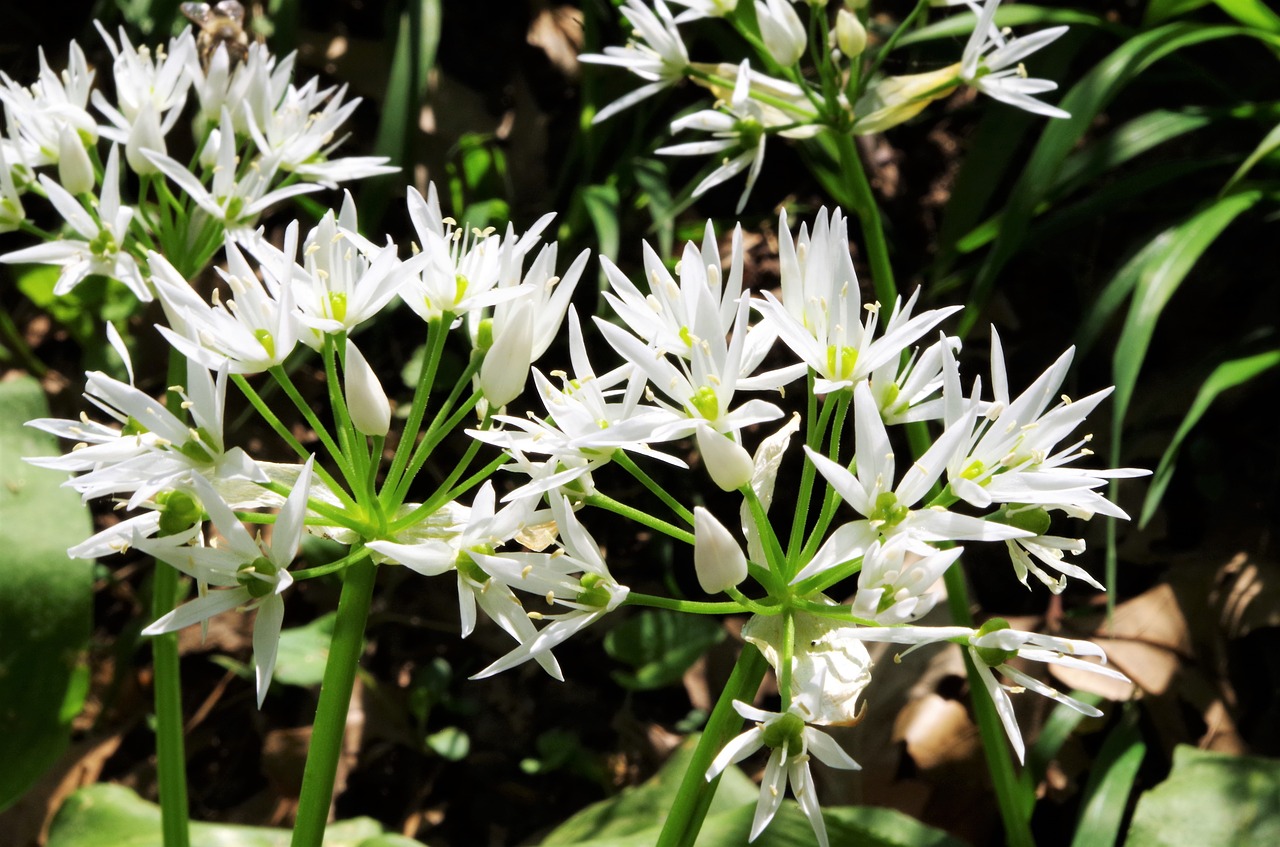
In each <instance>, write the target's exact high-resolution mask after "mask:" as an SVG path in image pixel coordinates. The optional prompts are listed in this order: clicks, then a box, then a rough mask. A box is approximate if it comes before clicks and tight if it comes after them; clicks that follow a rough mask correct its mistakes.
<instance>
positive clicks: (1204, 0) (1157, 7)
mask: <svg viewBox="0 0 1280 847" xmlns="http://www.w3.org/2000/svg"><path fill="white" fill-rule="evenodd" d="M1212 2H1213V0H1151V2H1150V3H1148V4H1147V11H1146V12H1145V13H1144V14H1143V16H1142V23H1143V25H1144V26H1151V25H1152V24H1158V23H1160V22H1161V21H1167V20H1169V19H1170V18H1176V17H1179V16H1181V15H1185V14H1187V13H1188V12H1194V11H1195V10H1196V9H1201V8H1204V7H1205V6H1208V5H1209V4H1210V3H1212Z"/></svg>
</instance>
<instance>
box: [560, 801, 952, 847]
mask: <svg viewBox="0 0 1280 847" xmlns="http://www.w3.org/2000/svg"><path fill="white" fill-rule="evenodd" d="M755 793H756V792H753V794H755ZM755 813H756V808H755V798H754V797H753V798H752V799H751V800H750V801H749V802H748V803H747V804H745V805H740V806H739V807H738V808H735V809H732V810H730V811H725V812H720V813H719V814H713V815H710V816H709V817H708V818H707V819H706V821H705V823H704V824H703V826H702V830H701V831H700V832H699V833H698V838H697V840H696V841H694V845H695V847H742V845H744V844H746V843H747V839H748V838H749V836H750V835H751V823H752V820H753V819H754V817H755ZM822 817H823V821H824V822H825V823H826V828H827V838H828V840H829V841H830V843H831V844H833V845H838V847H844V845H848V846H849V847H967V845H966V844H965V842H963V841H961V840H960V839H958V838H954V837H952V836H950V835H948V834H947V833H945V832H943V831H942V830H940V829H934V828H933V827H931V826H927V825H926V824H922V823H920V822H919V821H917V820H915V819H914V818H911V817H909V816H908V815H904V814H903V813H902V812H898V811H895V810H893V809H881V808H875V807H872V806H836V807H832V808H827V809H823V810H822ZM661 830H662V827H661V825H654V826H651V827H649V828H648V829H646V830H643V831H640V832H636V833H631V834H629V835H626V836H621V837H610V838H594V839H592V840H590V841H575V842H557V843H573V844H574V847H652V845H653V844H654V843H655V841H656V840H657V837H658V833H659V832H661ZM543 843H544V844H549V843H551V842H547V841H544V842H543ZM815 843H816V840H815V839H814V835H813V828H812V827H811V826H810V825H809V820H808V818H806V817H805V816H804V813H803V812H801V811H800V807H799V806H798V805H797V804H796V803H795V801H793V800H786V801H784V802H783V804H782V808H780V809H779V810H778V813H777V814H776V815H775V816H774V818H773V820H772V821H771V822H770V824H769V826H768V828H767V829H765V831H764V832H763V833H761V834H760V837H759V838H757V839H756V840H755V841H753V842H751V845H752V847H813V845H814V844H815Z"/></svg>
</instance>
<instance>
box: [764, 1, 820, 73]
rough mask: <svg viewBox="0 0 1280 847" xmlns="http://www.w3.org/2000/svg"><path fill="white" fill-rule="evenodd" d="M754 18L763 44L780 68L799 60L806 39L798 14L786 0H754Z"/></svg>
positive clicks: (806, 42) (806, 41)
mask: <svg viewBox="0 0 1280 847" xmlns="http://www.w3.org/2000/svg"><path fill="white" fill-rule="evenodd" d="M766 4H767V5H766ZM756 21H757V22H758V23H759V24H760V37H761V38H763V39H764V46H765V48H766V49H767V50H768V51H769V55H770V56H772V57H773V59H774V61H776V62H777V63H778V64H779V65H782V66H783V67H791V66H792V65H794V64H795V63H796V62H798V61H800V57H801V56H803V55H804V49H805V47H806V46H807V44H808V38H807V37H806V36H805V31H804V24H803V23H801V22H800V16H799V15H797V14H796V10H795V9H794V8H793V7H792V5H791V3H789V2H788V0H765V2H761V0H756Z"/></svg>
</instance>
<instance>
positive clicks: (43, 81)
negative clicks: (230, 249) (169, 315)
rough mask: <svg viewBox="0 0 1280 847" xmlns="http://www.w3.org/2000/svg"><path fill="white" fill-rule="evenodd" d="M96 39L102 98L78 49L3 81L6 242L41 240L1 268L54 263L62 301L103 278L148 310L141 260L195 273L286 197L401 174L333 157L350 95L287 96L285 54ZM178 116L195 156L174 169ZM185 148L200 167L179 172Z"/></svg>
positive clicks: (290, 62) (183, 41) (298, 92)
mask: <svg viewBox="0 0 1280 847" xmlns="http://www.w3.org/2000/svg"><path fill="white" fill-rule="evenodd" d="M99 32H100V33H101V35H102V38H103V40H104V41H105V43H106V47H107V49H108V50H109V51H110V55H111V57H112V62H111V68H110V78H111V82H112V85H111V89H112V94H111V95H110V96H108V95H107V94H105V93H104V92H103V90H102V89H101V88H95V87H94V82H95V78H96V77H97V76H98V72H97V71H96V70H94V69H92V68H91V67H90V66H89V63H88V61H87V60H86V58H85V54H84V51H83V49H82V48H81V47H80V45H79V44H77V43H76V42H74V41H73V42H71V45H70V47H69V51H68V52H69V60H68V65H67V67H66V69H65V70H63V71H62V72H61V73H58V72H55V71H54V70H53V69H52V68H51V67H50V66H49V64H48V62H47V61H46V60H45V58H44V54H43V53H41V57H40V75H39V78H38V79H37V80H36V81H35V82H34V83H31V84H29V85H24V84H22V83H20V82H17V81H15V80H13V79H12V78H10V77H9V76H8V75H7V74H5V73H3V72H0V103H3V105H4V113H5V127H4V131H3V132H2V133H0V232H7V231H11V230H15V229H23V230H26V231H28V232H30V233H33V234H36V235H39V236H41V237H43V238H45V240H46V242H47V243H44V244H39V245H36V246H33V247H28V248H25V249H20V250H14V251H10V252H8V253H5V254H4V255H0V261H2V262H8V263H38V264H48V265H59V266H61V267H62V273H61V275H60V276H59V278H58V281H57V284H56V286H55V289H54V291H55V293H56V294H60V295H61V294H67V293H69V292H70V291H71V290H72V289H74V288H75V287H76V285H78V284H79V283H81V282H82V281H83V280H84V279H85V278H86V277H88V276H90V275H100V276H104V277H108V278H111V279H115V280H118V281H120V282H123V283H124V284H125V285H127V286H128V287H129V289H130V290H131V291H132V292H133V294H134V295H135V296H136V297H137V298H138V299H139V300H143V301H147V300H151V299H152V298H153V296H154V294H155V287H154V284H153V280H152V274H153V272H154V271H153V269H152V267H151V263H150V261H149V260H148V257H147V251H148V250H151V249H159V251H160V252H161V253H163V254H164V255H166V256H168V257H169V259H170V261H171V262H178V263H180V265H181V267H182V269H183V270H184V271H185V272H186V273H187V274H189V275H194V273H195V272H196V271H198V270H200V269H201V268H202V267H203V266H204V265H205V264H206V263H207V262H208V261H209V259H210V258H211V257H212V256H213V254H214V253H215V252H216V251H217V249H218V247H219V245H220V244H221V243H222V240H223V234H224V233H226V232H229V233H232V234H234V235H236V236H237V237H239V238H249V237H252V235H253V228H254V226H255V224H256V222H257V220H258V218H259V217H260V216H261V214H262V213H263V211H264V210H266V209H267V208H268V207H270V206H272V205H274V204H276V203H278V202H280V201H281V200H284V199H286V198H289V197H293V196H296V195H299V194H305V193H310V192H314V191H318V190H320V189H322V188H324V187H334V186H336V185H337V184H338V183H340V182H346V181H350V180H357V179H364V178H366V177H371V176H377V175H379V174H386V173H392V172H394V171H396V170H397V169H396V168H393V167H389V166H388V165H387V160H386V159H385V158H383V157H335V156H334V155H333V154H334V152H335V150H336V148H337V146H338V145H339V143H340V142H341V140H342V136H341V135H339V130H340V127H341V125H342V124H343V123H344V122H345V121H346V120H347V119H348V118H349V117H350V116H351V114H352V113H353V112H354V110H355V109H356V107H357V106H358V105H359V102H360V101H359V98H354V99H351V100H347V99H346V89H345V87H342V88H324V89H322V88H320V87H319V83H318V81H317V80H315V79H312V80H310V81H309V82H307V83H305V84H304V85H302V86H301V87H298V86H295V85H294V83H293V82H292V77H293V66H294V57H293V55H289V56H287V57H285V58H283V59H278V58H277V57H276V56H274V55H273V54H271V53H270V52H269V51H268V50H267V49H266V48H265V47H264V46H263V45H261V44H251V45H249V46H248V48H247V50H246V52H245V56H244V58H243V60H242V61H240V60H237V59H238V57H234V58H233V57H232V56H231V55H229V53H228V50H227V48H226V45H220V46H218V48H217V49H216V50H215V51H214V52H213V53H212V55H208V56H204V57H203V59H202V56H201V54H200V51H199V50H198V49H197V44H196V39H195V37H194V36H193V35H192V33H191V31H190V30H189V29H188V30H184V31H183V32H182V33H181V34H180V35H177V36H175V37H173V38H171V39H170V40H169V42H168V44H167V45H164V46H157V47H155V48H154V49H152V48H150V47H147V46H134V45H133V44H132V43H131V42H130V41H129V38H128V36H127V35H126V34H125V32H124V30H123V29H121V30H120V32H119V34H118V39H117V38H113V37H112V36H111V34H110V33H108V32H107V31H106V30H105V29H103V28H102V27H101V25H99ZM188 103H192V104H194V105H193V108H192V109H188V108H187V106H188ZM193 112H194V115H193V114H192V113H193ZM184 116H187V117H188V118H190V120H191V125H192V131H193V136H194V139H195V143H196V147H195V149H194V150H193V151H183V152H181V153H180V154H178V155H177V157H176V158H175V155H174V154H175V153H176V152H177V151H171V150H170V147H171V146H173V145H174V144H180V143H183V142H178V141H175V138H176V137H177V136H180V135H181V133H175V132H174V130H175V128H176V127H178V124H179V122H180V121H181V119H182V118H183V117H184ZM104 145H105V148H106V149H105V151H104V150H103V149H102V148H103V146H104ZM104 153H105V155H104ZM190 153H194V154H195V160H196V161H197V162H198V163H199V168H198V171H197V172H192V170H191V169H189V168H188V167H187V166H186V165H185V164H182V162H181V161H179V159H182V160H186V159H188V158H191V156H190ZM104 160H105V162H106V164H105V166H104V165H103V164H102V163H103V161H104ZM126 167H127V168H128V170H129V171H130V172H132V173H133V174H134V175H136V176H137V177H138V178H140V185H141V191H140V194H139V196H137V197H136V198H133V200H132V201H131V202H126V199H127V198H125V197H123V196H122V194H121V180H122V178H123V177H125V176H126V175H125V174H124V173H122V170H123V169H124V168H126ZM126 182H128V180H126ZM169 183H171V184H172V185H170V184H169ZM175 189H176V191H175ZM28 194H34V195H39V196H42V197H44V198H46V199H47V200H48V202H49V204H50V205H51V206H52V207H53V210H54V211H55V212H56V213H57V215H58V216H59V217H60V218H61V219H62V221H63V223H64V225H65V229H66V231H65V237H63V238H61V239H57V240H55V239H53V238H52V237H50V236H49V235H48V234H47V233H44V232H42V231H41V230H39V229H38V228H36V226H35V224H34V222H33V221H32V220H31V219H30V216H29V214H28V210H27V209H26V207H25V206H24V203H23V198H24V196H25V195H28Z"/></svg>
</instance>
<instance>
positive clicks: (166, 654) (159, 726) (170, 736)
mask: <svg viewBox="0 0 1280 847" xmlns="http://www.w3.org/2000/svg"><path fill="white" fill-rule="evenodd" d="M177 600H178V571H177V570H176V569H175V568H173V567H171V566H170V565H167V564H165V563H164V562H161V561H159V560H157V561H156V570H155V576H154V578H153V580H152V587H151V614H152V617H153V618H156V619H158V618H160V617H161V616H162V615H167V614H168V613H169V612H171V611H173V608H174V606H175V604H176V603H177ZM151 662H152V665H153V666H154V673H155V710H156V778H157V781H158V782H159V784H160V829H161V831H162V832H163V833H164V847H187V845H188V844H189V843H190V837H189V833H188V818H187V814H188V813H187V756H186V752H185V750H184V749H183V729H182V676H181V668H180V665H179V661H178V634H177V633H176V632H168V633H165V634H163V635H156V636H153V637H152V639H151Z"/></svg>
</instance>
